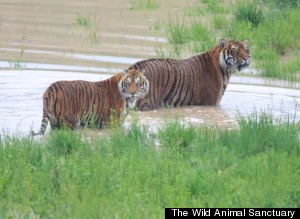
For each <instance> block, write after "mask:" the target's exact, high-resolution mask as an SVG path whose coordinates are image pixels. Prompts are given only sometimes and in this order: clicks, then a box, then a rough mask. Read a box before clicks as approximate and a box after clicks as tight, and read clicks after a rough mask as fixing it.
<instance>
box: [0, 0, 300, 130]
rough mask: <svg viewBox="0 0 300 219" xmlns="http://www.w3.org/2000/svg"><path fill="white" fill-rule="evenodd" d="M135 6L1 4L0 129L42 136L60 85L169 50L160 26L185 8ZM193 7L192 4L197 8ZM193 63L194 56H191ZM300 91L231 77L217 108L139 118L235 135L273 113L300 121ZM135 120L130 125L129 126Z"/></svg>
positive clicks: (89, 1) (32, 0)
mask: <svg viewBox="0 0 300 219" xmlns="http://www.w3.org/2000/svg"><path fill="white" fill-rule="evenodd" d="M131 2H132V1H117V0H111V1H103V2H101V3H100V1H95V0H86V1H58V0H52V1H39V0H27V1H19V0H9V1H1V7H0V42H1V43H0V129H1V130H2V131H4V132H6V133H17V132H21V133H25V134H26V133H29V131H30V130H31V129H33V130H38V129H39V127H40V122H41V117H42V95H43V92H44V91H45V89H46V88H47V87H48V86H49V85H50V84H51V83H53V82H54V81H57V80H79V79H80V80H88V81H97V80H102V79H105V78H107V77H110V76H112V75H113V74H115V73H117V72H119V71H121V69H124V68H127V67H128V66H130V65H131V64H133V63H135V62H136V61H139V60H142V59H147V58H152V57H156V55H157V50H165V49H166V48H167V47H168V43H167V40H166V39H165V38H164V34H163V33H162V31H161V30H155V26H156V25H158V24H159V22H161V24H163V22H165V21H167V20H168V19H170V18H172V17H174V16H175V17H177V18H178V19H179V20H180V19H181V16H182V13H179V12H180V10H179V9H181V8H184V7H185V6H186V1H171V0H167V1H161V5H160V7H159V8H158V9H156V10H134V9H132V7H131ZM195 2H197V1H196V0H189V1H188V3H189V5H193V4H194V3H195ZM187 56H191V54H189V55H187ZM299 88H300V85H299V83H293V84H289V83H287V82H284V81H276V80H267V79H261V78H258V77H254V76H253V75H251V74H244V75H234V76H233V77H232V78H231V79H230V83H229V86H228V88H227V90H226V92H225V94H224V97H223V99H222V101H221V104H220V106H216V107H200V106H194V107H182V108H175V109H159V110H155V111H151V112H137V113H136V114H137V116H138V118H139V120H140V123H141V124H146V125H149V128H151V129H154V130H155V129H157V128H158V127H159V125H161V124H163V121H166V120H168V119H172V118H178V119H180V121H182V122H183V123H185V124H189V123H192V124H201V125H213V126H214V125H216V126H221V127H229V128H231V127H235V125H236V121H237V117H238V114H241V115H245V116H247V115H251V114H253V113H255V112H257V113H261V112H262V111H266V112H270V113H272V115H273V116H274V117H275V118H280V119H286V118H287V117H289V118H293V119H295V120H299V118H300V113H299V103H300V90H299ZM129 122H130V116H129V118H128V120H127V121H126V122H125V126H126V125H129Z"/></svg>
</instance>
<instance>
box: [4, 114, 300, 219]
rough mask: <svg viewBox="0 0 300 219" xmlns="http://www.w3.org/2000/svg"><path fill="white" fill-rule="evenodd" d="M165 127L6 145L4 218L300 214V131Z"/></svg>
mask: <svg viewBox="0 0 300 219" xmlns="http://www.w3.org/2000/svg"><path fill="white" fill-rule="evenodd" d="M239 125H240V128H239V129H237V130H230V131H229V130H217V129H208V128H199V127H193V126H189V127H184V126H183V125H182V124H181V123H180V122H179V121H176V120H174V121H171V122H169V123H166V124H165V125H164V126H163V127H162V128H161V129H160V130H159V131H158V132H157V133H149V132H148V131H147V130H148V129H147V128H146V127H138V126H136V125H134V124H133V125H132V128H131V129H130V130H129V131H128V130H127V131H125V130H123V129H114V130H111V131H110V132H111V133H110V135H109V137H93V138H88V137H86V136H81V135H80V134H79V133H78V132H72V131H67V130H61V131H52V132H51V133H50V134H49V135H48V136H47V137H46V138H45V139H44V140H42V141H37V140H33V139H29V138H22V137H18V136H11V137H9V136H5V137H4V136H3V135H2V137H1V139H0V144H1V145H0V172H1V174H0V217H1V218H10V217H12V218H14V217H16V218H27V217H43V218H45V217H46V218H163V217H164V208H165V207H300V189H299V188H300V180H299V171H300V159H299V158H300V147H299V143H300V140H299V131H300V126H299V124H294V123H293V122H287V123H277V122H275V121H274V120H273V119H272V118H271V117H270V116H268V115H262V116H253V117H251V118H240V119H239Z"/></svg>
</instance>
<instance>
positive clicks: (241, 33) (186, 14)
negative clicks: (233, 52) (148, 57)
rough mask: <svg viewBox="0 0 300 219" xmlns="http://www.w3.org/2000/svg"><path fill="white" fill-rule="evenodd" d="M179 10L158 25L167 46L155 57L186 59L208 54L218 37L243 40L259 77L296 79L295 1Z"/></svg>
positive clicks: (248, 0) (299, 73)
mask: <svg viewBox="0 0 300 219" xmlns="http://www.w3.org/2000/svg"><path fill="white" fill-rule="evenodd" d="M179 11H180V12H181V13H178V15H177V16H173V17H171V16H170V18H169V19H168V20H167V21H165V22H164V23H163V25H160V26H162V27H163V30H164V33H165V36H166V38H167V39H168V41H169V43H170V45H171V46H170V47H169V51H168V52H165V53H162V52H161V50H158V51H159V52H158V53H157V55H158V56H174V57H186V56H190V55H191V54H197V53H201V52H205V51H207V50H208V49H210V48H212V47H213V46H215V45H216V43H217V41H218V39H220V38H225V39H236V40H242V39H245V38H247V39H248V40H249V42H250V48H251V53H252V63H251V67H252V68H257V69H258V70H259V71H260V72H261V75H262V76H265V77H275V78H279V79H283V80H289V81H299V80H300V52H299V51H300V47H299V45H300V22H299V19H300V1H299V0H286V1H279V0H278V1H277V0H274V1H266V0H239V1H227V0H212V1H207V0H199V1H198V4H196V5H192V6H188V7H186V8H182V9H181V10H179ZM179 15H180V16H179ZM178 17H180V19H179V18H178ZM174 51H176V52H174Z"/></svg>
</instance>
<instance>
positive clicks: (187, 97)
mask: <svg viewBox="0 0 300 219" xmlns="http://www.w3.org/2000/svg"><path fill="white" fill-rule="evenodd" d="M247 43H248V42H247V40H246V39H245V40H243V41H234V40H230V41H226V40H223V39H221V40H220V41H219V44H218V45H217V46H216V47H214V48H212V49H211V50H209V51H208V52H205V53H203V54H200V55H196V56H193V57H191V58H188V59H183V60H175V59H168V58H165V59H149V60H143V61H139V62H137V63H135V64H133V65H132V66H130V67H129V69H137V70H140V69H145V71H146V74H145V76H146V77H147V79H148V80H149V82H150V89H149V92H148V94H147V95H146V96H145V97H144V98H143V99H141V100H139V101H138V102H137V106H138V108H139V110H142V111H147V110H153V109H156V108H159V107H160V106H171V107H177V106H185V105H198V106H199V105H218V104H219V103H220V101H221V99H222V96H223V94H224V92H225V89H226V87H227V85H228V83H229V78H230V76H231V75H232V74H233V73H234V72H235V71H237V70H241V69H243V68H245V67H247V66H248V65H249V64H250V51H249V49H248V46H247Z"/></svg>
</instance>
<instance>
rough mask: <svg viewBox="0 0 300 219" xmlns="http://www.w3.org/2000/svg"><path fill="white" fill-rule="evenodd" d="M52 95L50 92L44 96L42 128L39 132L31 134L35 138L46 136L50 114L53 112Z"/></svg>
mask: <svg viewBox="0 0 300 219" xmlns="http://www.w3.org/2000/svg"><path fill="white" fill-rule="evenodd" d="M52 99H53V98H52V95H51V94H50V92H46V93H45V94H44V97H43V118H42V122H41V127H40V130H39V131H38V132H36V133H35V132H33V131H32V132H31V135H33V136H35V135H43V134H45V131H46V128H47V125H48V123H49V120H50V118H49V113H50V112H51V111H50V110H51V109H50V108H51V106H52Z"/></svg>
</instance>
